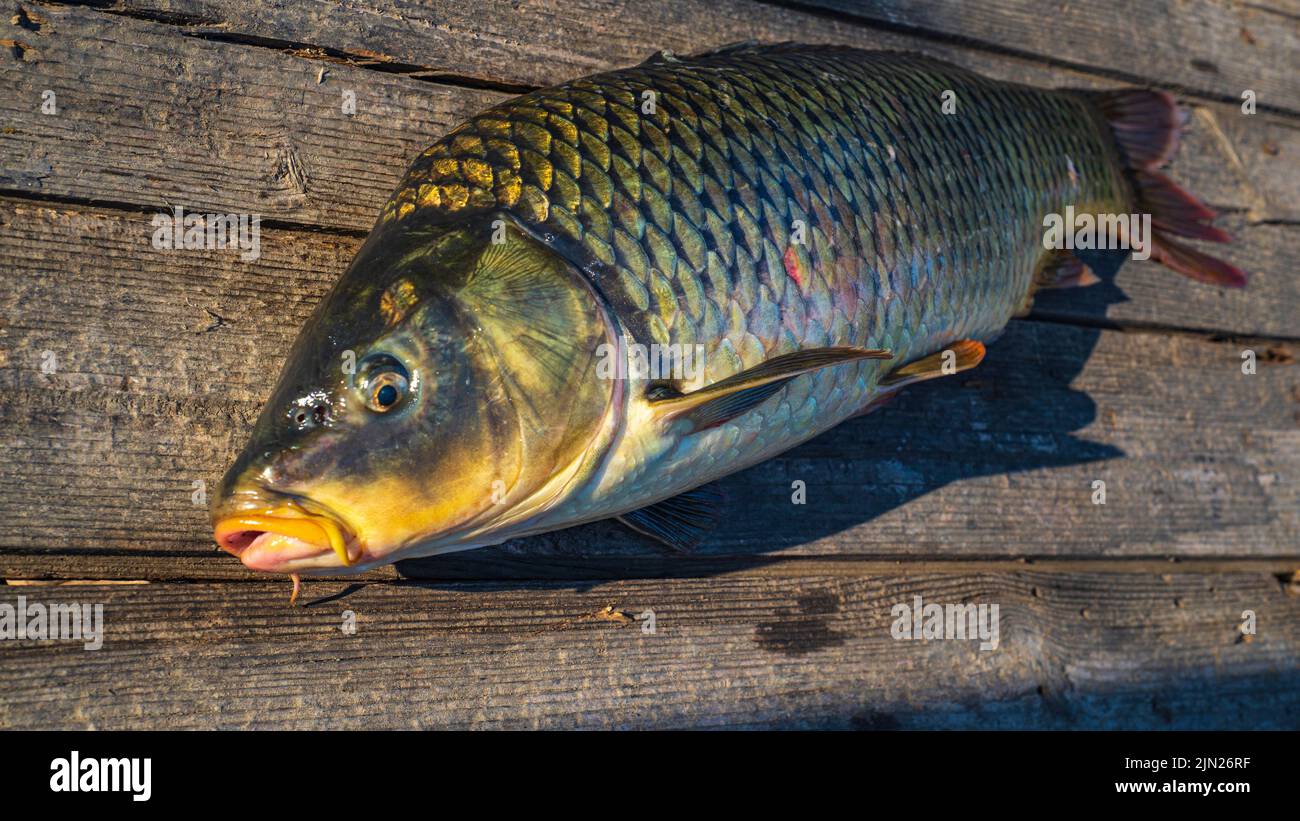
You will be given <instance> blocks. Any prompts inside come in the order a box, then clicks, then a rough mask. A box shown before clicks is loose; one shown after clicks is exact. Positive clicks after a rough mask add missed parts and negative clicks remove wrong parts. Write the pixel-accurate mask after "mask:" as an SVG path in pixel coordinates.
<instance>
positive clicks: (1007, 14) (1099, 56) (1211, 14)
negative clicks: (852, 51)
mask: <svg viewBox="0 0 1300 821" xmlns="http://www.w3.org/2000/svg"><path fill="white" fill-rule="evenodd" d="M800 5H803V6H807V7H810V8H813V7H815V8H822V9H827V10H832V11H836V12H840V13H841V14H844V15H847V16H849V17H854V18H858V19H861V20H863V21H866V22H868V23H885V24H889V25H891V26H901V27H904V28H905V29H908V30H917V31H922V32H928V33H934V34H939V35H941V36H945V37H954V38H959V39H961V40H963V41H975V42H979V43H987V44H989V45H993V46H996V47H998V48H1002V49H1008V50H1010V51H1012V52H1015V53H1018V54H1032V55H1034V56H1036V57H1040V58H1042V59H1044V60H1050V61H1053V62H1058V63H1063V64H1066V65H1070V66H1079V67H1086V68H1089V69H1100V70H1103V71H1107V72H1117V73H1120V74H1123V75H1126V76H1129V77H1134V78H1140V79H1144V80H1154V81H1156V82H1158V83H1162V84H1165V85H1171V86H1176V87H1179V88H1185V89H1191V90H1195V91H1197V92H1200V93H1203V94H1208V95H1216V96H1219V97H1224V98H1233V99H1240V98H1241V94H1242V92H1243V91H1245V90H1246V89H1251V90H1253V91H1254V92H1255V94H1256V95H1257V97H1258V99H1259V102H1260V103H1261V104H1267V105H1272V106H1276V107H1278V108H1284V109H1287V110H1289V111H1292V112H1300V74H1298V73H1297V72H1296V70H1295V69H1296V66H1295V62H1294V60H1286V59H1280V58H1284V57H1286V56H1287V55H1294V54H1295V51H1296V49H1297V48H1300V15H1297V14H1296V13H1295V12H1294V11H1292V12H1291V13H1285V12H1282V11H1278V10H1273V9H1269V8H1266V6H1267V4H1256V3H1222V2H1215V0H1191V1H1190V2H1189V1H1188V0H1182V2H1145V3H1136V4H1135V3H1132V2H1124V0H1106V1H1105V2H1096V1H1095V0H1094V2H1088V3H1064V2H1063V3H1052V4H1050V5H1048V4H1044V3H1042V2H1039V0H981V2H977V3H961V4H954V3H953V2H951V0H872V2H870V3H864V2H861V1H860V0H800Z"/></svg>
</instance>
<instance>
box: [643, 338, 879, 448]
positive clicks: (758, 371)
mask: <svg viewBox="0 0 1300 821" xmlns="http://www.w3.org/2000/svg"><path fill="white" fill-rule="evenodd" d="M890 356H891V354H890V353H889V351H884V350H879V349H869V348H817V349H814V350H808V351H795V352H794V353H788V354H783V355H781V356H777V357H773V358H772V359H769V360H767V361H766V362H762V363H760V364H758V365H755V366H754V367H752V368H749V369H748V370H744V371H741V372H740V373H737V374H733V375H732V376H729V377H727V378H726V379H723V380H721V381H719V382H715V383H713V384H712V385H708V386H705V387H703V388H700V389H699V390H697V391H691V392H690V393H686V394H680V393H672V392H670V391H669V390H668V389H666V388H663V387H662V386H660V387H657V388H655V389H654V390H655V393H652V394H651V396H650V401H651V402H652V405H653V407H654V408H655V411H656V412H657V413H658V414H659V415H660V418H663V419H676V418H683V419H689V420H690V421H691V432H692V433H693V432H695V431H701V430H705V429H707V428H711V427H714V426H716V425H721V424H722V423H723V422H726V421H728V420H729V419H734V418H736V417H737V416H739V415H741V414H742V413H744V412H745V411H748V410H750V409H752V408H753V407H755V406H756V405H758V404H759V403H760V402H762V401H763V400H764V399H767V398H768V397H769V396H771V395H772V394H774V393H776V392H777V391H779V390H780V389H781V388H782V387H784V386H785V384H786V383H787V382H789V381H790V380H791V379H794V378H795V377H796V376H800V375H802V374H805V373H811V372H812V371H816V370H820V369H821V368H825V367H829V366H831V365H840V364H843V363H845V362H856V361H858V360H860V359H889V358H890Z"/></svg>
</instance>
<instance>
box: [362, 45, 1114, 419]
mask: <svg viewBox="0 0 1300 821" xmlns="http://www.w3.org/2000/svg"><path fill="white" fill-rule="evenodd" d="M945 90H952V91H953V92H954V93H955V94H956V103H957V112H956V113H955V114H943V113H942V112H941V109H940V104H941V95H942V94H943V93H944V91H945ZM646 91H652V92H654V96H655V108H654V112H653V113H645V114H643V113H642V111H641V103H642V100H643V97H642V94H643V93H644V92H646ZM1093 119H1095V115H1092V114H1091V113H1090V112H1089V111H1088V109H1087V107H1086V105H1085V104H1084V102H1083V100H1082V99H1080V98H1079V97H1077V96H1075V95H1072V94H1070V93H1069V92H1056V91H1042V90H1037V89H1030V88H1024V87H1020V86H1014V85H1010V84H1005V83H999V82H995V81H991V80H987V79H985V78H982V77H979V76H978V75H975V74H972V73H970V72H967V71H964V70H962V69H960V68H957V67H955V66H951V65H948V64H945V63H942V62H938V61H935V60H931V59H928V58H924V57H920V56H917V55H907V54H896V53H883V52H882V53H871V52H861V51H856V50H851V49H830V48H808V47H797V46H767V47H741V48H735V49H724V50H721V51H719V52H716V53H711V54H708V55H702V56H700V57H695V58H688V59H678V58H675V57H672V56H671V55H666V54H664V55H658V56H656V57H655V58H652V59H651V60H650V61H649V62H647V63H645V64H643V65H641V66H638V67H636V68H631V69H626V70H622V71H615V72H610V73H607V74H601V75H598V76H595V77H591V78H587V79H583V80H578V81H574V82H571V83H567V84H564V85H560V86H556V87H554V88H548V89H545V90H542V91H537V92H533V93H531V94H527V95H524V96H522V97H520V98H517V99H515V100H512V101H510V102H507V103H504V104H502V105H499V106H496V107H494V108H492V109H489V110H488V111H485V112H484V113H482V114H480V115H479V116H477V117H474V118H472V119H471V120H469V121H468V122H466V123H465V124H463V125H462V126H460V127H458V128H457V129H455V130H454V131H453V132H452V133H451V134H449V135H448V136H447V137H446V138H444V139H443V140H440V141H439V142H438V143H436V144H435V145H433V146H432V147H431V148H429V150H427V151H426V152H424V154H423V155H421V157H420V158H419V159H418V160H417V161H416V162H415V163H414V165H413V166H412V167H411V168H410V170H409V171H408V173H407V175H406V176H405V178H404V180H403V183H402V185H401V186H400V187H399V189H398V191H397V192H396V193H395V195H394V196H393V198H392V199H391V201H390V202H389V203H388V205H387V206H386V207H385V210H384V213H383V215H382V217H381V220H382V221H395V220H401V219H404V218H406V217H408V216H409V215H410V214H411V213H413V212H414V211H416V210H417V209H420V210H427V209H434V210H435V211H437V212H441V213H442V214H445V215H446V216H447V217H448V218H455V217H459V216H462V215H464V214H466V213H472V212H477V211H491V210H498V209H499V210H505V211H508V212H509V213H511V214H512V215H514V217H515V218H516V219H518V220H519V221H520V222H521V223H522V224H524V225H526V226H529V227H531V228H532V229H534V230H535V231H536V233H537V235H538V236H539V237H541V238H543V239H545V240H546V241H547V242H548V243H550V244H552V245H553V246H554V247H556V248H557V249H558V250H560V251H561V252H562V253H563V254H564V255H565V256H567V257H569V258H570V259H571V260H573V261H574V262H575V263H577V264H578V265H579V267H581V268H582V269H583V270H584V271H586V272H587V273H588V275H589V276H590V277H591V278H592V281H593V282H594V283H595V284H596V285H597V287H598V288H599V289H600V291H601V292H602V293H603V294H604V295H605V296H606V297H607V298H608V299H609V301H610V303H611V305H612V306H613V308H614V310H615V312H616V313H617V315H618V317H619V320H620V322H621V323H622V325H623V326H624V328H625V329H626V331H627V332H628V333H629V334H630V335H631V336H632V337H634V338H635V339H636V340H637V341H640V342H643V343H652V342H657V343H678V344H683V345H686V344H694V343H696V342H699V343H702V344H704V345H706V348H707V356H706V362H707V363H708V367H707V368H706V370H705V373H704V375H703V376H702V377H701V378H700V379H699V380H698V382H699V383H701V384H702V383H704V382H711V381H716V380H717V379H720V378H722V377H725V376H727V375H729V374H731V373H734V372H736V371H738V370H741V369H743V368H747V367H752V366H754V365H756V364H758V362H760V361H762V360H763V359H765V358H769V357H771V356H774V355H778V354H781V353H787V352H789V351H793V350H797V349H800V348H808V347H818V346H827V345H857V346H865V347H883V348H888V349H890V350H891V351H894V352H895V353H896V359H895V360H894V362H893V363H892V364H894V365H896V364H897V363H898V362H899V361H906V360H908V359H911V358H915V357H917V356H921V355H925V354H928V353H930V352H931V351H933V350H935V349H937V348H938V347H940V346H942V345H943V344H945V343H947V342H949V341H952V340H954V339H958V338H965V337H969V338H975V339H987V338H990V337H991V336H993V335H994V334H996V333H997V331H998V330H1000V329H1001V328H1002V326H1003V325H1004V324H1005V323H1006V321H1007V319H1008V318H1009V317H1010V316H1011V315H1012V314H1013V313H1014V312H1015V311H1016V310H1017V309H1018V308H1020V307H1021V305H1022V304H1023V303H1024V301H1025V298H1026V295H1027V293H1028V291H1029V288H1030V281H1031V278H1032V275H1033V272H1034V268H1035V266H1036V265H1037V263H1038V260H1039V258H1040V257H1041V256H1042V251H1041V246H1040V245H1038V243H1037V238H1038V237H1040V236H1041V233H1042V218H1043V215H1044V214H1046V213H1048V212H1049V211H1059V210H1061V209H1062V208H1063V207H1064V205H1065V204H1067V203H1074V204H1077V205H1080V206H1081V207H1088V206H1090V205H1091V206H1095V207H1097V208H1101V209H1110V210H1115V209H1119V208H1122V207H1124V206H1125V205H1126V204H1127V202H1128V200H1129V197H1130V194H1129V191H1128V188H1127V185H1126V183H1125V181H1124V180H1123V179H1122V177H1121V176H1120V173H1119V171H1118V168H1119V164H1118V162H1117V160H1116V158H1115V156H1114V155H1115V150H1114V148H1113V147H1111V146H1109V145H1108V144H1107V143H1106V141H1105V140H1104V139H1103V136H1102V132H1101V131H1100V130H1090V129H1081V128H1079V125H1078V123H1079V122H1080V121H1081V120H1082V121H1084V122H1091V121H1092V120H1093ZM1067 157H1068V158H1070V159H1069V160H1067V159H1066V158H1067ZM1071 167H1073V168H1075V169H1076V173H1077V175H1078V182H1077V183H1076V184H1072V182H1071V178H1070V176H1069V169H1070V168H1071ZM796 221H798V222H801V223H802V224H803V226H804V230H805V242H804V243H802V244H792V243H791V236H792V233H793V232H794V230H795V226H796V224H797V222H796ZM888 367H890V365H882V364H880V363H876V362H867V363H862V364H860V365H858V366H856V370H857V373H854V372H853V371H854V369H853V368H844V369H838V375H839V378H840V379H841V380H842V381H843V383H844V384H842V385H840V387H844V388H847V387H848V386H849V384H850V383H854V384H856V385H857V386H858V391H857V392H859V393H860V392H863V391H866V390H867V389H868V388H869V382H870V379H871V378H872V377H873V376H874V375H877V374H879V373H880V372H882V369H885V368H888ZM833 388H834V386H833V385H827V386H825V388H824V389H823V392H825V391H826V390H831V389H833ZM854 398H856V399H859V400H861V399H864V397H862V396H858V397H854Z"/></svg>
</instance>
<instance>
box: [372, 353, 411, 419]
mask: <svg viewBox="0 0 1300 821" xmlns="http://www.w3.org/2000/svg"><path fill="white" fill-rule="evenodd" d="M364 373H365V378H364V381H363V382H362V385H361V391H362V394H363V395H364V396H365V400H366V407H368V408H370V409H371V410H372V411H375V412H376V413H386V412H388V411H390V410H392V409H393V408H394V407H396V406H397V405H398V404H400V403H401V401H402V399H403V398H404V397H405V396H406V393H407V390H408V388H409V387H410V381H409V377H408V376H407V373H406V368H404V367H402V363H400V362H398V361H397V360H396V359H394V358H393V357H391V356H387V355H380V356H377V357H375V358H374V359H373V361H371V362H367V363H366V367H365V371H364Z"/></svg>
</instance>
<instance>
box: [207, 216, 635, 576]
mask: <svg viewBox="0 0 1300 821" xmlns="http://www.w3.org/2000/svg"><path fill="white" fill-rule="evenodd" d="M410 221H415V220H414V215H412V218H411V220H410ZM611 322H612V320H611V319H610V318H609V316H608V313H607V312H606V311H605V309H604V307H603V303H601V301H600V300H599V299H598V298H597V297H596V295H595V293H594V291H593V290H592V288H591V286H590V285H589V283H588V281H587V280H586V279H585V277H584V276H583V275H582V274H581V272H579V271H578V270H577V269H576V268H575V267H574V266H572V265H571V264H570V263H569V262H567V261H566V260H565V259H564V258H563V257H561V256H560V255H559V254H557V253H555V252H554V251H553V250H551V249H550V248H549V247H548V246H546V245H545V244H543V243H541V242H539V241H537V240H535V239H534V238H532V237H531V236H530V235H528V234H526V233H525V232H524V231H523V230H521V229H519V228H518V227H517V226H516V225H515V224H514V223H513V222H511V221H510V220H509V219H506V218H500V217H498V218H496V219H491V218H489V217H484V218H483V219H481V220H477V221H467V222H464V223H462V224H458V225H454V226H447V225H437V224H425V225H419V224H414V225H413V224H400V225H399V226H397V227H387V228H385V227H383V226H381V228H379V229H377V230H376V232H375V233H372V235H371V236H370V238H369V239H368V240H367V242H366V244H365V245H364V246H363V248H362V249H361V251H360V252H359V253H358V256H357V257H356V259H355V260H354V262H353V263H352V265H351V266H350V267H349V269H348V270H347V272H346V273H345V274H344V275H343V277H342V278H341V279H340V280H339V282H338V283H337V284H336V285H335V287H334V288H333V290H332V291H331V292H330V293H329V294H328V295H327V296H326V298H325V299H324V300H323V302H322V303H321V304H320V306H318V308H317V310H316V312H315V314H314V315H313V317H312V318H311V319H310V320H309V322H308V324H307V325H306V327H305V328H304V329H303V330H302V331H301V333H300V334H299V336H298V338H297V341H296V342H295V343H294V345H293V348H292V350H291V353H290V354H289V357H288V361H287V362H286V364H285V366H284V369H283V371H282V373H281V374H280V377H279V380H278V382H277V383H276V385H275V387H274V389H273V390H272V393H271V398H270V400H269V401H268V402H267V404H266V406H265V408H264V409H263V411H262V413H261V415H260V417H259V418H258V420H257V422H256V424H255V426H254V430H253V433H252V436H251V440H250V441H249V443H248V445H247V447H246V448H245V449H244V450H243V452H242V453H241V454H240V455H239V456H238V458H237V459H236V461H235V463H234V464H233V465H232V466H231V467H230V469H229V471H228V472H227V473H226V475H225V478H224V479H223V480H222V482H221V485H220V488H219V491H218V493H217V494H215V495H214V500H213V505H212V518H213V526H214V538H215V539H216V541H217V543H218V545H219V546H220V547H221V548H223V549H225V550H226V551H228V552H230V553H232V554H234V555H236V556H238V557H239V559H240V560H241V561H242V562H243V563H244V564H245V565H246V566H248V567H249V568H251V569H254V570H262V571H269V572H282V573H305V574H308V575H322V574H329V573H337V572H353V571H357V570H363V569H366V568H368V567H373V566H376V565H381V564H386V563H389V562H392V561H396V560H398V559H400V558H402V557H403V556H404V555H412V554H417V555H427V554H429V553H434V552H442V551H444V550H455V549H464V548H466V547H474V546H478V545H481V544H494V543H497V542H500V541H503V540H504V539H505V538H508V537H509V535H510V534H512V533H514V532H517V531H518V530H519V529H520V528H521V527H524V526H525V525H526V524H527V522H528V521H530V520H531V519H533V518H535V517H537V516H539V515H541V514H542V513H543V512H544V511H545V510H546V509H548V508H549V507H550V506H552V505H553V504H556V503H558V501H559V500H561V499H562V498H563V497H564V495H565V493H566V491H567V488H569V487H570V486H572V485H573V484H574V483H575V482H577V480H578V476H579V474H580V473H581V472H582V471H583V470H584V469H588V467H589V466H590V465H592V464H594V463H595V462H596V461H598V460H599V458H600V452H599V451H600V449H601V447H603V446H604V445H603V444H602V443H604V442H607V440H608V438H609V433H608V431H609V429H610V427H611V425H612V424H613V422H612V420H613V418H614V416H615V415H616V411H615V408H616V405H617V404H618V401H619V396H618V392H619V386H618V384H617V383H616V382H614V381H611V380H608V379H599V378H597V377H596V374H595V370H596V362H597V359H598V356H599V355H600V350H601V346H602V345H605V344H608V342H609V341H610V340H611V339H612V338H613V336H612V334H613V330H612V325H611Z"/></svg>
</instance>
